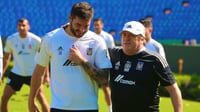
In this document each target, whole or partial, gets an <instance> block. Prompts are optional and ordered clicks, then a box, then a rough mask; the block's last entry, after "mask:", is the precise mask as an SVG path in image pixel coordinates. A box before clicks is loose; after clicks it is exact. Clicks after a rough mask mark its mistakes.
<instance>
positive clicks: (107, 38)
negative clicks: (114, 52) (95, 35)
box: [99, 31, 115, 48]
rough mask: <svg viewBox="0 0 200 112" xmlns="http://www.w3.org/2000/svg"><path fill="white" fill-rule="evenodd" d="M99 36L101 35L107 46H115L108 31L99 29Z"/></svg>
mask: <svg viewBox="0 0 200 112" xmlns="http://www.w3.org/2000/svg"><path fill="white" fill-rule="evenodd" d="M99 35H100V36H101V37H103V39H104V40H105V42H106V45H107V47H108V48H113V47H115V42H114V39H113V36H112V35H110V34H109V33H107V32H105V31H101V33H100V34H99Z"/></svg>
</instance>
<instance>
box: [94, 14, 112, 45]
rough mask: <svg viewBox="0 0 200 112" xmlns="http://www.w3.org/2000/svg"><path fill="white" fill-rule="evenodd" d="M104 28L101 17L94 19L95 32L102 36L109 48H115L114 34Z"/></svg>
mask: <svg viewBox="0 0 200 112" xmlns="http://www.w3.org/2000/svg"><path fill="white" fill-rule="evenodd" d="M103 28H104V23H103V20H102V19H101V18H95V19H94V32H95V33H96V34H98V35H99V36H101V37H102V38H103V39H104V40H105V42H106V45H107V47H108V48H113V47H115V42H114V39H113V36H112V35H111V34H109V33H107V32H106V31H104V30H103Z"/></svg>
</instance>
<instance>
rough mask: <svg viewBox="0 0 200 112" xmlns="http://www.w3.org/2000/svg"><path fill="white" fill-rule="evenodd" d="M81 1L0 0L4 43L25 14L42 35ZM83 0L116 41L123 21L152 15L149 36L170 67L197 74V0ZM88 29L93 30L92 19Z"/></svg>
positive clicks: (199, 13)
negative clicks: (163, 50)
mask: <svg viewBox="0 0 200 112" xmlns="http://www.w3.org/2000/svg"><path fill="white" fill-rule="evenodd" d="M80 1H82V0H1V1H0V32H1V36H2V40H3V43H4V42H5V41H4V40H5V39H6V38H7V37H8V36H9V35H11V34H12V33H14V32H17V28H16V22H17V20H18V19H19V18H21V17H25V18H28V20H29V21H30V24H31V30H30V31H31V32H33V33H35V34H37V35H39V36H41V37H42V36H43V35H45V34H46V33H47V32H49V31H51V30H53V29H55V28H58V27H60V26H62V25H63V24H65V23H67V22H68V15H69V13H70V9H71V7H72V5H73V4H74V3H75V2H80ZM85 1H87V2H89V3H90V4H91V5H92V6H93V7H94V10H95V14H94V18H97V17H100V18H102V19H103V21H104V30H105V31H107V32H109V31H110V30H113V31H115V32H116V35H114V40H115V42H116V44H117V45H120V34H119V32H120V31H121V29H122V27H123V25H124V23H126V22H128V21H132V20H140V19H143V18H146V17H148V18H149V19H152V22H153V35H152V37H153V38H154V39H155V40H157V41H159V42H161V43H162V44H163V46H164V48H165V52H166V58H167V60H168V62H169V64H170V65H171V68H172V70H173V71H174V72H176V73H178V72H180V73H190V74H193V73H194V74H200V68H199V64H198V63H199V61H198V60H199V59H198V58H199V57H200V52H199V51H200V47H199V43H200V0H85ZM90 29H91V30H92V31H94V30H93V22H92V24H91V26H90ZM185 43H187V46H185ZM180 60H181V61H180ZM179 62H181V63H179ZM180 64H182V65H180ZM180 66H183V70H182V71H179V67H180Z"/></svg>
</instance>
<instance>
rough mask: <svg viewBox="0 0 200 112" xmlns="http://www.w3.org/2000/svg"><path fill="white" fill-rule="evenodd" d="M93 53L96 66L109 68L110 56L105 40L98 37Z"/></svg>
mask: <svg viewBox="0 0 200 112" xmlns="http://www.w3.org/2000/svg"><path fill="white" fill-rule="evenodd" d="M98 42H99V44H97V49H96V53H95V66H96V67H97V68H111V67H112V65H111V61H110V56H109V53H108V49H107V47H106V44H105V42H104V41H103V40H102V39H99V41H98Z"/></svg>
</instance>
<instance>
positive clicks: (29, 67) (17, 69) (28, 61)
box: [4, 32, 41, 76]
mask: <svg viewBox="0 0 200 112" xmlns="http://www.w3.org/2000/svg"><path fill="white" fill-rule="evenodd" d="M40 42H41V39H40V37H38V36H36V35H35V34H33V33H30V32H28V35H27V37H26V38H20V37H19V33H18V32H17V33H15V34H13V35H11V36H9V37H8V38H7V40H6V45H5V47H4V51H5V52H7V53H11V54H12V55H13V60H14V65H13V68H12V69H11V71H12V72H13V73H16V74H18V75H20V76H31V75H32V73H33V70H34V68H35V61H34V57H35V54H36V52H37V51H38V49H39V47H40Z"/></svg>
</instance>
